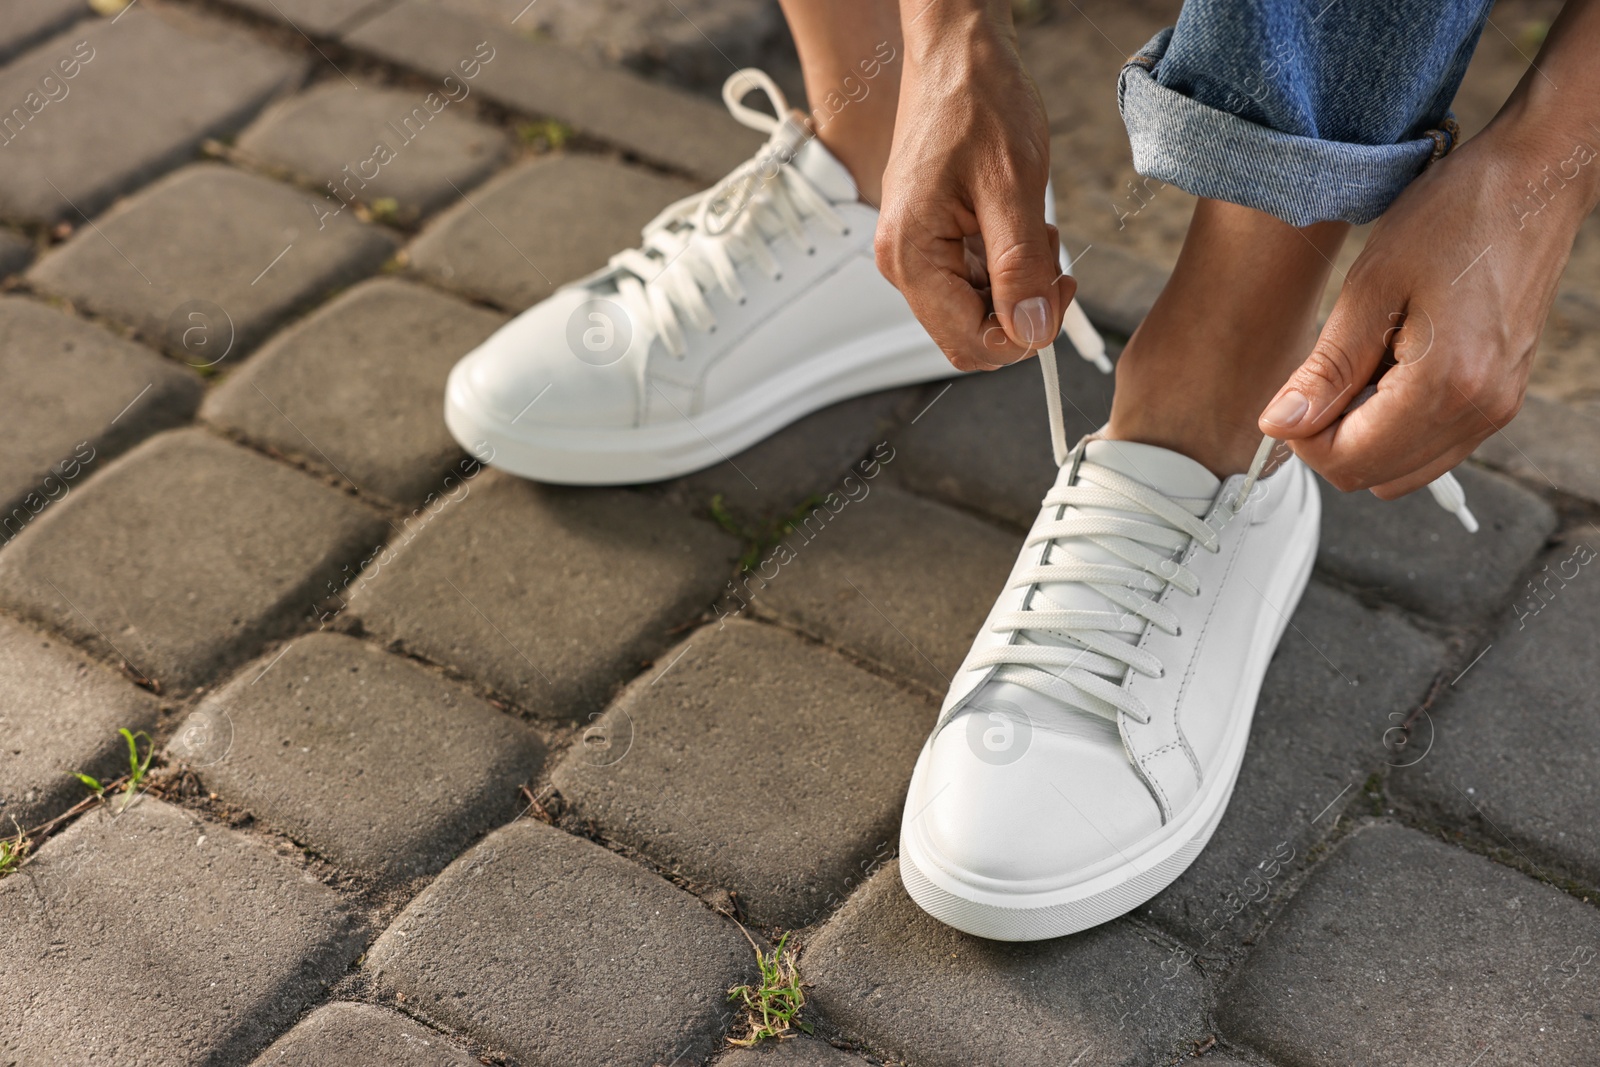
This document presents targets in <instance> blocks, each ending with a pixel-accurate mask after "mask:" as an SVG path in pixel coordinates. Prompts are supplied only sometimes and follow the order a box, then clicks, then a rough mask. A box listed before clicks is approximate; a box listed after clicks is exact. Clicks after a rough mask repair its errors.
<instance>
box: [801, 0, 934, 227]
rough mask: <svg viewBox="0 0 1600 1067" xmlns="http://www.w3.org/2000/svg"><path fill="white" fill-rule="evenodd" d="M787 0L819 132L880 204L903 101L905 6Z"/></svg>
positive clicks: (865, 0)
mask: <svg viewBox="0 0 1600 1067" xmlns="http://www.w3.org/2000/svg"><path fill="white" fill-rule="evenodd" d="M782 6H783V14H784V17H785V18H786V19H787V20H788V22H789V31H790V32H791V33H793V34H794V42H795V47H796V48H797V49H798V50H799V52H800V69H801V74H802V75H803V76H804V77H805V82H806V96H807V97H808V98H809V103H810V106H811V111H812V117H813V122H814V124H815V127H816V130H817V137H818V138H819V139H820V140H821V141H822V143H823V144H824V145H826V146H827V148H828V151H830V152H832V153H833V154H834V155H835V156H837V157H838V159H839V161H840V162H841V163H843V164H844V165H845V166H846V167H848V168H849V170H850V173H851V175H852V176H853V177H854V178H855V180H856V188H857V189H859V190H860V192H861V199H863V200H865V201H866V202H867V203H869V204H874V205H876V204H878V203H879V202H881V200H882V199H883V168H884V167H885V166H886V165H887V164H888V162H889V146H890V143H891V142H892V141H893V138H894V113H895V108H896V107H898V106H899V103H900V63H901V56H902V54H903V53H904V51H905V48H904V46H903V45H902V44H901V41H900V7H899V4H898V3H897V0H782ZM891 50H892V51H891ZM891 55H892V56H893V58H892V59H889V60H887V61H885V59H884V58H883V57H885V56H891ZM868 71H871V72H873V74H872V76H870V77H869V76H868V75H867V72H868Z"/></svg>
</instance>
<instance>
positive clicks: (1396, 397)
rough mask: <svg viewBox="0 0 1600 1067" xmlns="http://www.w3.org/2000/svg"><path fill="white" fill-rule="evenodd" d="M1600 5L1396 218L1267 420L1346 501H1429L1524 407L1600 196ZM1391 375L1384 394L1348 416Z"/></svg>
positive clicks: (1376, 234)
mask: <svg viewBox="0 0 1600 1067" xmlns="http://www.w3.org/2000/svg"><path fill="white" fill-rule="evenodd" d="M1574 8H1576V9H1577V11H1576V12H1574V11H1573V10H1572V9H1574ZM1597 8H1600V4H1590V3H1585V4H1582V5H1569V11H1568V13H1566V14H1564V15H1563V17H1562V20H1561V21H1560V22H1558V24H1557V27H1556V28H1553V29H1552V31H1551V35H1550V39H1549V41H1548V42H1547V45H1546V49H1545V52H1542V53H1541V54H1540V56H1539V59H1538V60H1537V61H1536V64H1537V65H1536V68H1535V69H1534V70H1531V71H1530V72H1529V75H1528V77H1527V78H1525V79H1524V81H1523V84H1522V85H1521V86H1519V87H1518V90H1517V93H1515V94H1514V95H1513V96H1512V99H1511V101H1509V102H1508V103H1507V105H1506V107H1505V109H1503V110H1502V111H1501V113H1500V114H1499V115H1498V116H1497V117H1496V119H1495V121H1494V122H1493V123H1492V124H1491V125H1490V126H1489V128H1488V129H1486V130H1485V131H1484V132H1483V133H1482V134H1480V135H1479V136H1477V137H1475V138H1473V139H1471V140H1470V141H1467V142H1466V143H1464V144H1462V145H1461V146H1460V147H1459V148H1458V149H1457V150H1456V151H1454V152H1452V153H1450V154H1449V155H1447V156H1445V157H1444V158H1442V159H1440V160H1438V161H1436V162H1435V163H1433V164H1432V165H1431V166H1429V167H1428V168H1427V169H1426V170H1425V171H1424V172H1423V173H1422V175H1421V176H1420V177H1419V178H1418V179H1417V180H1416V181H1414V182H1413V183H1412V184H1411V185H1410V186H1409V187H1407V189H1406V190H1405V192H1404V193H1402V194H1401V195H1400V196H1399V198H1398V199H1396V200H1395V202H1394V204H1393V205H1391V206H1390V208H1389V210H1388V211H1387V212H1385V214H1384V216H1383V218H1382V219H1381V220H1380V221H1379V222H1378V224H1377V226H1375V227H1374V228H1373V230H1372V234H1371V236H1370V237H1369V238H1368V240H1367V245H1366V248H1365V249H1364V250H1363V251H1362V253H1361V255H1360V256H1359V257H1358V258H1357V259H1356V262H1355V264H1354V266H1352V267H1351V268H1350V273H1349V275H1348V276H1347V277H1346V278H1345V282H1344V288H1343V290H1342V291H1341V292H1340V294H1339V300H1338V303H1337V304H1336V305H1335V306H1334V309H1333V313H1332V314H1331V315H1330V316H1329V318H1328V322H1327V325H1326V326H1324V327H1323V330H1322V334H1321V336H1320V337H1319V338H1318V340H1317V344H1316V347H1315V348H1314V349H1313V350H1312V353H1311V355H1310V357H1309V358H1308V359H1307V360H1306V361H1305V362H1304V363H1303V364H1302V365H1301V366H1300V368H1299V369H1298V370H1296V371H1295V373H1294V374H1293V375H1292V376H1291V377H1290V379H1289V382H1288V384H1286V385H1285V386H1284V387H1283V388H1282V389H1281V390H1280V391H1279V392H1278V395H1277V396H1276V397H1275V398H1274V399H1273V400H1272V402H1271V403H1270V404H1268V405H1267V407H1266V409H1265V410H1264V411H1263V412H1262V415H1261V420H1260V426H1261V430H1262V432H1264V433H1266V434H1268V435H1270V436H1272V437H1276V438H1279V439H1281V440H1284V441H1287V442H1289V444H1290V446H1291V447H1292V448H1293V449H1294V451H1295V453H1296V454H1297V455H1298V456H1300V458H1301V459H1303V460H1305V462H1306V463H1308V464H1309V465H1310V466H1311V467H1312V468H1314V469H1315V470H1316V471H1317V472H1318V473H1319V474H1321V475H1322V476H1323V477H1324V478H1326V479H1327V480H1328V481H1329V482H1331V483H1332V484H1333V485H1335V486H1336V487H1338V488H1339V489H1342V490H1345V491H1346V492H1348V491H1350V490H1354V489H1371V490H1372V491H1373V493H1374V494H1376V495H1377V496H1379V497H1381V498H1383V499H1386V500H1387V499H1392V498H1394V497H1398V496H1403V495H1404V494H1406V493H1409V492H1412V491H1413V490H1416V489H1420V488H1422V487H1423V486H1425V485H1427V484H1428V483H1429V482H1431V481H1432V480H1434V479H1435V478H1437V477H1439V476H1440V475H1441V474H1443V473H1445V472H1446V471H1448V470H1450V469H1451V468H1452V467H1454V466H1456V464H1458V463H1460V462H1461V461H1462V460H1463V459H1465V458H1466V457H1467V456H1468V455H1470V454H1471V453H1472V451H1473V450H1474V449H1475V448H1477V446H1478V445H1479V444H1480V443H1481V442H1482V441H1483V440H1484V439H1485V438H1487V437H1489V436H1490V435H1491V434H1493V433H1495V432H1496V431H1498V430H1499V429H1500V428H1501V427H1503V426H1504V425H1505V424H1506V423H1508V422H1510V421H1511V419H1512V417H1513V416H1514V415H1516V413H1517V410H1518V409H1519V408H1520V407H1521V404H1522V397H1523V392H1524V390H1525V389H1526V387H1527V381H1528V372H1529V370H1530V369H1531V365H1532V361H1533V354H1534V351H1535V350H1536V349H1537V347H1538V344H1539V335H1540V333H1541V332H1542V331H1543V329H1544V323H1545V318H1546V316H1547V315H1548V314H1549V312H1550V305H1551V303H1552V301H1554V299H1555V295H1556V286H1557V283H1558V282H1559V281H1560V279H1561V272H1562V270H1563V268H1565V266H1566V263H1567V257H1568V256H1569V255H1570V254H1571V251H1572V242H1573V239H1574V237H1575V236H1576V234H1577V230H1578V226H1579V224H1580V223H1582V221H1583V219H1584V217H1585V216H1586V215H1587V214H1588V213H1589V211H1590V210H1591V209H1592V208H1593V207H1594V205H1595V202H1596V199H1597V196H1600V158H1597V154H1600V128H1597V127H1595V126H1593V125H1592V123H1591V122H1590V121H1589V116H1588V112H1590V111H1592V110H1594V99H1593V97H1594V94H1593V92H1592V91H1589V87H1587V86H1586V85H1585V84H1584V83H1585V82H1586V81H1588V80H1592V79H1593V78H1594V75H1593V73H1592V71H1590V70H1588V69H1586V66H1587V64H1589V63H1590V60H1589V59H1588V57H1587V52H1588V51H1589V50H1592V48H1593V46H1594V45H1595V44H1596V43H1597V42H1596V41H1595V40H1594V38H1595V36H1596V35H1597V34H1600V19H1597V18H1596V9H1597ZM1562 23H1566V25H1564V26H1563V25H1562ZM1558 30H1560V31H1564V32H1561V33H1558ZM1558 38H1559V40H1558ZM1586 38H1587V41H1585V39H1586ZM1574 45H1583V46H1584V48H1585V54H1584V55H1582V56H1580V55H1579V54H1578V51H1577V49H1576V48H1574V47H1572V46H1574ZM1545 53H1552V54H1551V55H1550V56H1548V57H1547V55H1546V54H1545ZM1568 57H1571V58H1572V59H1573V60H1574V61H1576V62H1575V63H1571V64H1569V63H1565V62H1563V60H1564V59H1567V58H1568ZM1577 63H1581V64H1584V65H1585V67H1578V66H1577V65H1576V64H1577ZM1539 66H1543V68H1544V69H1543V70H1542V71H1541V70H1539V69H1538V67H1539ZM1569 74H1570V78H1569V77H1568V75H1569ZM1551 78H1554V79H1555V80H1553V81H1550V79H1551ZM1546 81H1549V84H1548V85H1547V84H1545V83H1546ZM1556 84H1561V85H1562V89H1561V90H1560V91H1557V90H1555V89H1554V88H1553V87H1554V86H1555V85H1556ZM1380 367H1383V368H1386V370H1385V371H1384V373H1383V376H1382V377H1381V378H1379V379H1378V381H1377V383H1376V386H1377V392H1376V394H1375V395H1373V396H1372V397H1371V399H1370V400H1368V401H1366V402H1365V403H1363V404H1362V405H1361V406H1360V407H1358V408H1357V409H1356V410H1354V411H1352V412H1350V413H1349V414H1348V415H1347V416H1345V417H1343V418H1341V417H1340V416H1341V415H1342V414H1343V413H1344V411H1345V409H1346V408H1347V407H1348V406H1349V405H1350V403H1351V402H1352V401H1353V400H1355V399H1356V398H1357V397H1358V396H1359V395H1360V394H1361V392H1362V391H1363V390H1364V389H1365V388H1366V387H1367V385H1368V384H1369V383H1370V382H1371V381H1372V378H1373V376H1374V375H1375V374H1377V373H1378V372H1379V370H1380Z"/></svg>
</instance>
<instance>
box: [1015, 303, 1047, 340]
mask: <svg viewBox="0 0 1600 1067" xmlns="http://www.w3.org/2000/svg"><path fill="white" fill-rule="evenodd" d="M1011 328H1012V329H1014V330H1016V331H1017V334H1018V336H1020V337H1021V338H1022V341H1023V343H1024V344H1027V345H1031V346H1032V347H1034V348H1037V347H1039V346H1040V345H1042V344H1045V343H1046V342H1048V341H1049V340H1050V337H1049V333H1050V303H1049V301H1047V300H1045V298H1044V297H1042V296H1033V297H1029V298H1028V299H1027V300H1019V301H1017V306H1016V307H1014V308H1012V309H1011Z"/></svg>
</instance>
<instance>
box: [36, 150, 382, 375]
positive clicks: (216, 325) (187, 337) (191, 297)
mask: <svg viewBox="0 0 1600 1067" xmlns="http://www.w3.org/2000/svg"><path fill="white" fill-rule="evenodd" d="M310 205H311V198H310V197H309V195H308V194H306V193H304V192H301V191H298V190H295V189H292V188H290V187H289V186H287V185H283V184H281V183H279V182H274V181H269V180H267V179H266V178H262V177H259V176H257V175H254V174H247V173H245V172H244V171H240V170H235V169H233V168H232V167H225V166H222V165H219V164H214V163H203V164H196V165H194V166H191V167H186V168H185V169H183V170H181V171H179V172H178V173H177V174H174V175H171V176H170V177H168V178H166V179H165V180H163V181H161V182H159V183H158V184H156V185H154V186H152V187H151V188H149V189H146V190H143V191H141V192H140V193H139V195H137V196H135V197H132V198H130V199H129V200H126V201H124V202H122V203H121V204H118V205H117V207H116V208H115V209H114V210H112V211H111V212H110V213H109V214H107V215H106V216H105V217H104V218H103V219H101V220H99V222H98V223H97V225H96V227H95V228H93V229H84V230H81V231H79V232H78V233H77V234H76V235H75V236H74V237H73V238H72V239H71V240H70V241H68V242H67V243H66V244H64V245H62V246H61V247H60V248H58V249H56V250H55V251H52V252H51V253H50V254H48V255H46V256H45V257H44V258H43V259H41V260H40V261H39V262H38V263H37V264H36V265H35V266H34V268H33V269H32V270H31V271H29V272H28V278H29V280H30V281H31V282H33V284H34V285H36V286H38V287H39V288H40V289H42V290H44V291H45V292H49V293H54V294H57V295H59V296H64V297H66V298H67V299H68V300H71V301H72V302H73V303H74V304H76V305H78V306H79V307H83V308H87V309H89V310H90V311H94V312H96V313H98V314H102V315H105V316H107V317H109V318H113V319H117V320H119V321H121V322H126V323H129V324H131V325H133V326H135V327H137V328H138V330H139V331H140V333H141V335H142V336H143V337H145V338H146V339H148V341H149V342H150V343H151V344H154V345H157V346H159V347H162V348H164V349H166V350H167V351H168V352H170V353H172V354H173V355H174V356H177V357H179V358H180V359H183V360H184V361H185V362H187V363H189V364H191V365H192V366H196V367H226V366H230V365H231V363H230V362H228V361H234V362H237V361H238V359H239V358H240V357H241V356H243V355H244V354H245V353H247V352H248V351H249V350H250V349H251V348H253V347H255V345H256V344H257V342H259V341H260V340H261V339H262V338H263V337H264V336H265V335H266V334H267V333H268V331H270V330H271V329H272V328H273V327H274V326H276V325H277V324H278V323H279V322H281V321H282V320H284V319H286V318H288V317H289V316H290V315H292V314H294V313H295V312H296V311H298V310H299V309H300V308H302V307H304V306H305V305H307V304H309V303H311V302H312V301H314V300H316V299H317V298H318V297H319V296H321V295H323V294H324V293H327V292H328V291H330V290H333V289H337V288H339V287H340V286H344V285H348V284H350V283H351V282H353V281H356V280H357V279H358V278H361V277H363V276H365V275H367V274H370V273H372V272H373V271H375V270H377V269H378V267H379V266H380V265H381V264H382V263H383V261H384V260H385V259H387V258H388V257H389V254H390V253H391V252H392V251H393V250H394V242H393V240H392V239H391V238H390V237H388V236H387V235H386V234H384V233H383V232H382V231H381V230H379V229H377V228H376V227H373V226H367V225H364V224H363V223H360V222H357V221H356V219H355V216H354V215H351V214H348V213H347V214H342V215H337V216H334V217H332V218H330V219H327V220H325V221H326V223H327V225H326V228H324V229H321V230H318V228H317V225H316V222H317V217H316V215H315V214H314V213H313V212H312V210H311V208H310Z"/></svg>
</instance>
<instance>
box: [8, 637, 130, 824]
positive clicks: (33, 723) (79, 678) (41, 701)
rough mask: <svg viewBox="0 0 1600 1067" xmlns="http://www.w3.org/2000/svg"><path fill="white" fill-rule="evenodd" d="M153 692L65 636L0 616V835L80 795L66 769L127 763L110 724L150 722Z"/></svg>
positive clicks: (105, 777)
mask: <svg viewBox="0 0 1600 1067" xmlns="http://www.w3.org/2000/svg"><path fill="white" fill-rule="evenodd" d="M156 716H157V706H156V702H155V699H154V698H152V697H151V696H150V695H149V694H147V693H144V692H141V691H140V690H138V689H136V688H134V687H133V686H132V685H130V684H128V682H127V681H125V680H124V679H122V678H119V677H117V676H116V675H115V674H113V673H112V672H110V671H108V670H106V669H104V668H103V667H100V666H99V665H98V664H92V663H90V661H89V657H87V656H85V655H84V654H83V653H81V652H79V651H78V650H77V649H75V648H72V647H71V646H69V645H67V644H66V643H65V642H63V641H61V640H59V639H57V638H53V637H49V636H46V635H45V634H41V633H35V632H34V631H32V630H29V629H27V628H25V627H23V626H19V625H17V624H16V623H14V622H12V621H11V620H9V619H5V618H0V738H4V740H0V837H9V836H10V835H11V834H13V833H15V832H16V827H15V826H13V825H12V822H11V820H12V819H16V821H17V823H18V824H20V825H21V826H22V828H23V829H27V828H29V827H32V826H37V825H38V824H39V823H42V822H44V821H45V820H46V819H49V818H51V817H53V816H56V815H59V814H60V813H61V812H63V811H65V810H67V809H68V808H70V807H71V806H72V805H73V804H75V803H77V802H78V801H79V800H81V799H83V797H84V796H85V795H86V793H85V792H84V786H83V784H82V783H81V782H79V781H78V780H77V779H76V778H75V777H73V775H74V774H75V773H76V772H78V771H82V772H83V773H85V774H91V775H93V776H95V777H96V778H99V779H100V780H101V781H110V780H111V779H112V778H115V777H116V776H117V775H118V774H119V773H122V772H123V771H126V770H127V769H128V749H127V745H126V742H124V741H123V739H122V738H121V737H119V736H118V735H117V730H119V729H121V728H122V727H127V728H128V729H129V730H133V731H135V732H137V731H139V730H146V731H148V730H151V729H153V728H154V726H155V723H156Z"/></svg>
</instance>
